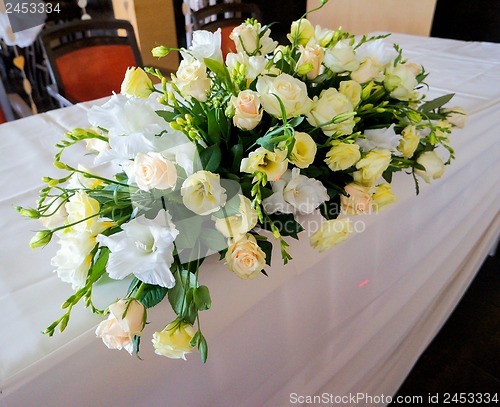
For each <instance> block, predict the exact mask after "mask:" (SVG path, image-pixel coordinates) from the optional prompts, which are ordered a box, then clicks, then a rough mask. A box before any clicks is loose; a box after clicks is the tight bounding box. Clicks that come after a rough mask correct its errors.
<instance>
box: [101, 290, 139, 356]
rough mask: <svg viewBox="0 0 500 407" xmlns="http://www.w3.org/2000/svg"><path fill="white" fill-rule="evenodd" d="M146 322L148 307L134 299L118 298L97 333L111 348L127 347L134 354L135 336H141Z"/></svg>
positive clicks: (110, 307)
mask: <svg viewBox="0 0 500 407" xmlns="http://www.w3.org/2000/svg"><path fill="white" fill-rule="evenodd" d="M145 324H146V308H144V305H142V304H141V303H140V302H139V301H137V300H134V299H127V300H124V299H122V300H118V301H117V302H115V303H113V304H111V305H110V306H109V316H108V319H106V320H105V321H102V322H101V323H100V324H99V326H98V327H97V329H96V331H95V333H96V335H97V337H99V338H102V341H103V342H104V344H105V345H106V346H107V347H108V348H109V349H118V350H120V349H125V350H126V351H127V352H128V353H130V354H132V353H133V351H134V343H133V340H134V336H136V335H137V336H141V334H142V331H143V329H144V325H145Z"/></svg>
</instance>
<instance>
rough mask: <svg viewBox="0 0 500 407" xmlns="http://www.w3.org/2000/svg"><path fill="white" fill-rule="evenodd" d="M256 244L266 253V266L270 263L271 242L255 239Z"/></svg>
mask: <svg viewBox="0 0 500 407" xmlns="http://www.w3.org/2000/svg"><path fill="white" fill-rule="evenodd" d="M257 244H258V245H259V247H260V248H261V249H262V251H263V252H264V253H265V254H266V264H267V265H268V266H270V265H271V255H272V253H273V244H272V243H271V242H269V241H268V240H261V239H259V240H257Z"/></svg>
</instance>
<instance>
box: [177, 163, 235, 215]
mask: <svg viewBox="0 0 500 407" xmlns="http://www.w3.org/2000/svg"><path fill="white" fill-rule="evenodd" d="M181 195H182V202H183V203H184V205H185V206H186V208H188V209H189V210H190V211H193V212H194V213H196V214H198V215H208V214H210V213H213V212H216V211H218V210H219V209H220V207H221V206H223V205H224V204H225V203H226V199H227V195H226V190H225V189H224V188H223V187H222V186H221V184H220V175H219V174H214V173H212V172H210V171H198V172H195V173H194V174H193V175H190V176H189V177H188V178H187V179H186V180H185V181H184V182H183V183H182V188H181Z"/></svg>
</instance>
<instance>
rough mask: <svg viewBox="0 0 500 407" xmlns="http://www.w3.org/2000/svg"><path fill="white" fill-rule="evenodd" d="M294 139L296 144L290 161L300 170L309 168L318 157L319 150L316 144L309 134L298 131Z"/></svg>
mask: <svg viewBox="0 0 500 407" xmlns="http://www.w3.org/2000/svg"><path fill="white" fill-rule="evenodd" d="M293 137H294V139H295V143H294V145H293V148H292V154H291V158H290V161H291V162H292V164H295V165H296V166H297V167H299V168H307V167H309V166H310V165H311V164H312V163H313V162H314V158H315V157H316V151H317V149H318V147H317V146H316V142H315V141H314V140H313V138H312V137H311V136H310V135H309V134H307V133H303V132H300V131H296V132H295V134H294V136H293Z"/></svg>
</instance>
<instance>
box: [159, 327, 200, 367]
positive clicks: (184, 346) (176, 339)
mask: <svg viewBox="0 0 500 407" xmlns="http://www.w3.org/2000/svg"><path fill="white" fill-rule="evenodd" d="M195 333H196V332H195V330H194V328H193V326H192V325H191V324H188V323H187V322H184V321H179V320H175V321H173V322H171V323H170V324H168V325H167V326H166V327H165V329H164V330H163V331H161V332H155V333H154V334H153V347H154V349H155V353H156V354H157V355H161V356H166V357H167V358H171V359H184V360H186V355H187V354H188V353H191V351H192V350H193V347H192V346H191V344H190V342H191V340H192V339H193V337H194V335H195Z"/></svg>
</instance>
